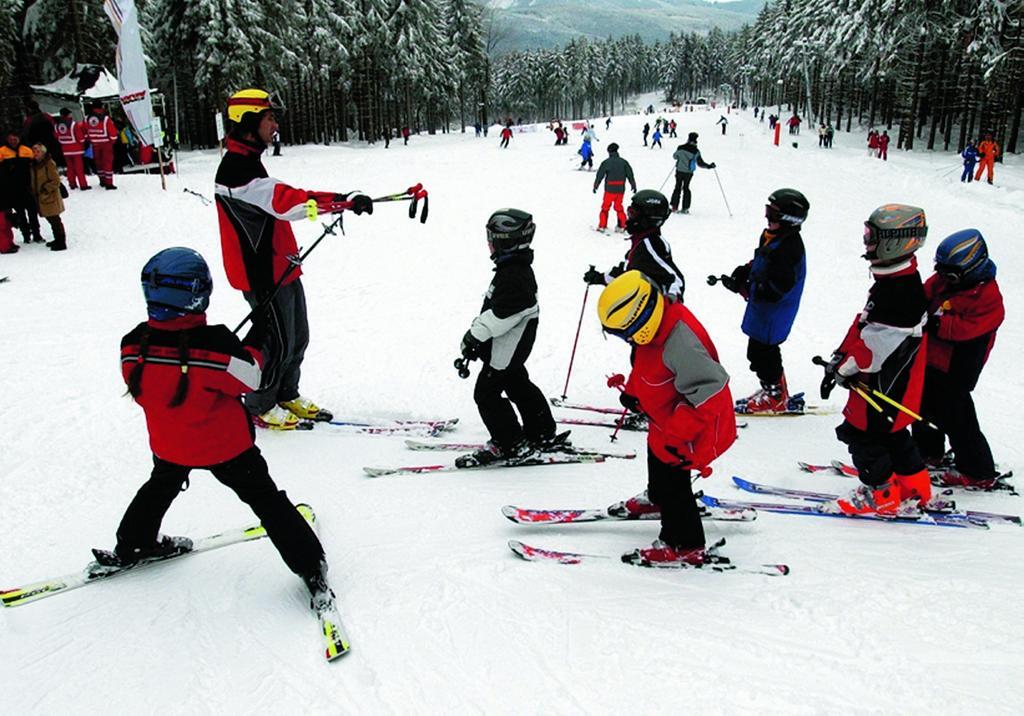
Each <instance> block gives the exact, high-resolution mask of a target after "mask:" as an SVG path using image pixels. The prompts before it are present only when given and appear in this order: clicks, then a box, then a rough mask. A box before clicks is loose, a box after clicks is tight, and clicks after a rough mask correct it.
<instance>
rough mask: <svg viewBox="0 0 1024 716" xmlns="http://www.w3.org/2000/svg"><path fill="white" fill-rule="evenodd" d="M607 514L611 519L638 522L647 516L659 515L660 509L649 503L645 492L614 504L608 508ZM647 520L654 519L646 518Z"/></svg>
mask: <svg viewBox="0 0 1024 716" xmlns="http://www.w3.org/2000/svg"><path fill="white" fill-rule="evenodd" d="M608 514H609V515H611V516H612V517H620V518H623V519H627V520H640V519H644V518H645V517H647V515H659V516H660V515H661V508H660V507H658V506H657V505H656V504H654V503H653V502H651V501H650V499H648V497H647V490H644V491H643V492H641V493H640V494H639V495H634V496H633V497H630V498H629V499H628V500H623V501H622V502H616V503H615V504H614V505H610V506H609V507H608ZM647 519H654V518H653V517H648V518H647Z"/></svg>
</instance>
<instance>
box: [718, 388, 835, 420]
mask: <svg viewBox="0 0 1024 716" xmlns="http://www.w3.org/2000/svg"><path fill="white" fill-rule="evenodd" d="M742 403H743V401H742V400H741V401H737V403H736V406H735V410H736V414H737V415H743V416H745V417H748V418H782V417H793V416H798V415H834V414H835V412H836V411H835V410H834V409H833V408H830V407H827V406H821V405H806V404H805V403H804V394H803V393H794V394H793V395H791V396H789V401H788V402H787V403H786V409H785V410H775V411H771V412H763V413H750V412H747V409H746V406H745V405H743V404H742Z"/></svg>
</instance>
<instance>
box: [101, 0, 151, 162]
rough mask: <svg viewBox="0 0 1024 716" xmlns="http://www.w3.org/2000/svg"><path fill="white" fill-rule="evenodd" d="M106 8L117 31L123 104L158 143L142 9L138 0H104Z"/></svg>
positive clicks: (138, 128)
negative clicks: (140, 24)
mask: <svg viewBox="0 0 1024 716" xmlns="http://www.w3.org/2000/svg"><path fill="white" fill-rule="evenodd" d="M103 9H104V10H105V11H106V13H107V17H109V18H110V22H112V23H113V25H114V30H115V32H117V84H118V87H119V89H120V95H121V106H122V107H124V113H125V114H126V115H128V120H129V121H130V122H131V123H132V127H133V128H134V129H135V132H136V133H137V134H138V135H139V137H140V138H141V139H142V141H143V142H145V143H146V144H149V145H150V146H159V145H160V141H159V139H158V137H157V134H158V132H159V131H160V130H159V127H158V125H157V124H156V123H155V122H154V121H153V119H154V118H153V100H152V98H151V97H150V96H149V78H148V77H147V75H146V60H145V57H143V54H142V35H141V32H140V29H139V11H138V9H136V7H135V0H104V2H103Z"/></svg>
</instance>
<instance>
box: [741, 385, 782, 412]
mask: <svg viewBox="0 0 1024 716" xmlns="http://www.w3.org/2000/svg"><path fill="white" fill-rule="evenodd" d="M788 410H789V391H788V390H787V388H786V376H785V375H783V376H782V377H781V378H779V382H778V383H764V382H762V383H761V390H759V391H757V392H756V393H754V394H753V395H751V396H749V397H746V398H740V399H739V400H737V401H736V412H737V413H743V414H753V413H784V412H787V411H788Z"/></svg>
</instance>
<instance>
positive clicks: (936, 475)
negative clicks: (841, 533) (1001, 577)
mask: <svg viewBox="0 0 1024 716" xmlns="http://www.w3.org/2000/svg"><path fill="white" fill-rule="evenodd" d="M797 464H799V465H801V466H802V465H803V463H797ZM830 466H831V468H832V470H833V471H834V472H835V473H836V474H839V475H842V476H844V477H859V476H860V471H859V470H858V469H857V468H856V467H854V466H853V465H850V464H847V463H845V462H843V461H841V460H833V461H832V462H831V463H830ZM814 467H818V466H814ZM941 473H942V469H941V468H940V469H939V470H932V469H931V468H929V469H928V474H929V475H930V476H931V479H932V484H933V485H935V486H936V487H941V488H942V489H944V490H964V491H966V492H1008V493H1010V494H1011V495H1014V496H1016V495H1017V494H1018V493H1017V488H1015V487H1014V486H1013V485H1011V484H1010V483H1009V482H1007V480H1009V479H1010V478H1011V477H1013V470H1010V471H1008V472H1004V473H1003V474H1001V475H998V476H996V478H995V484H994V485H993V486H992V487H989V488H985V487H975V486H973V485H950V484H948V483H946V482H944V481H943V480H942V479H941V478H940V475H941Z"/></svg>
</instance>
